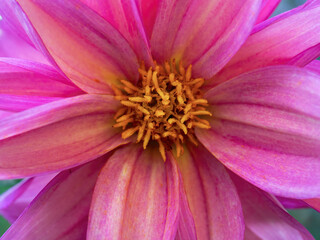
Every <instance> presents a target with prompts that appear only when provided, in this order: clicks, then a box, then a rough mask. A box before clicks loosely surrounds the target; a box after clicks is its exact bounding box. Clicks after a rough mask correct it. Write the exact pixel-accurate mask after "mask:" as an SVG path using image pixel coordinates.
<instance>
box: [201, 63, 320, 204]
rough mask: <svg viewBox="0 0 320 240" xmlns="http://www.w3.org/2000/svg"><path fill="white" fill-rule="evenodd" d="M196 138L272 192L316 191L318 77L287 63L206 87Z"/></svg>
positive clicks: (300, 194) (319, 184)
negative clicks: (206, 115)
mask: <svg viewBox="0 0 320 240" xmlns="http://www.w3.org/2000/svg"><path fill="white" fill-rule="evenodd" d="M206 97H207V99H208V101H209V103H210V104H211V105H212V108H211V111H212V114H213V117H212V118H211V119H210V123H211V129H209V130H199V131H196V134H197V137H198V138H199V140H200V141H201V142H202V143H203V144H204V145H205V146H206V148H207V149H208V150H209V151H210V152H211V153H212V154H214V155H215V156H216V157H217V158H218V159H219V160H220V161H221V162H222V163H223V164H224V165H225V166H227V167H228V168H230V169H231V170H232V171H234V172H235V173H237V174H238V175H240V176H242V177H243V178H245V179H246V180H248V181H249V182H251V183H252V184H254V185H256V186H258V187H260V188H262V189H264V190H265V191H267V192H270V193H273V194H274V195H278V196H284V197H289V198H310V197H315V196H319V192H320V175H319V174H315V173H316V172H318V171H320V158H319V156H320V77H319V76H318V75H316V74H314V73H312V72H309V71H307V70H305V69H302V68H298V67H293V66H275V67H267V68H263V69H257V70H255V71H252V72H250V73H246V74H242V75H240V76H239V77H237V78H234V79H232V80H230V81H228V82H225V83H223V84H221V85H219V86H217V87H216V88H213V89H212V90H210V91H208V92H207V93H206Z"/></svg>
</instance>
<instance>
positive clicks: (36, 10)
mask: <svg viewBox="0 0 320 240" xmlns="http://www.w3.org/2000/svg"><path fill="white" fill-rule="evenodd" d="M18 2H19V4H20V5H21V7H22V9H23V10H24V11H25V13H26V15H27V16H28V18H29V19H30V21H31V23H32V24H33V26H34V27H35V29H36V30H37V32H38V33H39V35H40V37H41V39H42V41H43V43H44V45H45V46H46V48H47V49H48V51H49V52H50V54H51V55H52V57H53V58H54V60H55V61H56V63H57V64H58V65H59V67H60V68H61V69H62V70H63V71H64V73H65V74H66V75H67V76H68V77H69V78H70V79H71V80H72V81H73V82H74V83H76V84H77V85H78V86H79V87H80V88H82V89H83V90H85V91H87V92H90V93H111V92H112V90H111V88H110V84H116V83H117V82H118V81H119V79H121V78H128V79H130V80H132V81H135V80H137V78H138V72H137V69H138V66H139V65H138V60H137V57H136V54H135V53H134V52H133V50H132V48H131V47H130V45H129V44H128V42H127V41H126V40H125V39H124V37H123V36H122V35H121V34H120V33H119V31H118V30H117V29H115V28H114V27H113V26H112V25H111V24H110V23H108V22H107V21H106V20H105V19H103V18H102V17H100V16H99V15H98V14H97V13H96V12H94V11H93V10H92V9H90V8H88V7H87V6H86V5H84V4H83V3H81V2H79V1H76V0H70V1H63V0H57V1H46V0H37V1H34V0H18ZM57 36H59V37H57Z"/></svg>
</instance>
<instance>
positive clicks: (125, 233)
mask: <svg viewBox="0 0 320 240" xmlns="http://www.w3.org/2000/svg"><path fill="white" fill-rule="evenodd" d="M178 209H179V175H178V170H177V166H176V164H175V162H174V160H173V159H172V158H170V157H169V158H168V159H167V161H166V162H165V163H164V162H163V160H162V158H161V156H160V154H159V152H158V151H157V150H155V149H154V150H152V149H150V148H149V149H147V150H143V149H142V148H140V147H137V146H128V147H123V148H122V149H119V150H117V151H116V152H115V153H114V155H113V156H112V157H111V158H110V159H109V160H108V162H107V163H106V165H105V166H104V167H103V169H102V170H101V173H100V175H99V178H98V181H97V185H96V187H95V190H94V194H93V200H92V207H91V209H90V217H89V226H88V235H87V238H88V239H94V240H99V239H101V240H102V239H114V240H116V239H168V240H169V239H174V237H175V234H176V229H177V222H178V221H177V217H178Z"/></svg>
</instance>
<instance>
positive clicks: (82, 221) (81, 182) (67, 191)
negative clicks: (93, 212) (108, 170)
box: [2, 160, 105, 240]
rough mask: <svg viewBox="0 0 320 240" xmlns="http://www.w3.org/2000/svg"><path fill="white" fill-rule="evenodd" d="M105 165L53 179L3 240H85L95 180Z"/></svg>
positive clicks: (94, 165)
mask: <svg viewBox="0 0 320 240" xmlns="http://www.w3.org/2000/svg"><path fill="white" fill-rule="evenodd" d="M104 162H105V161H101V160H96V161H93V162H92V163H89V164H87V165H84V166H81V167H79V168H76V169H72V170H68V171H64V172H62V173H60V174H59V175H58V176H57V177H55V178H54V179H53V180H52V181H51V182H50V183H49V184H48V185H47V186H46V187H45V188H44V189H43V190H42V191H41V192H40V194H39V195H38V196H37V197H36V199H35V200H34V201H32V203H31V204H30V206H29V207H28V208H27V209H26V210H25V211H24V213H23V214H22V216H21V217H20V218H19V219H18V220H17V221H16V222H15V223H14V224H13V225H12V226H11V227H10V228H9V229H8V231H7V232H6V233H5V234H4V235H3V237H2V240H12V239H19V240H34V239H46V240H56V239H59V240H60V239H61V240H69V239H85V234H86V228H87V221H88V213H89V208H90V203H91V198H92V193H93V189H94V185H95V183H96V180H97V176H98V174H99V171H100V169H101V167H102V166H103V163H104Z"/></svg>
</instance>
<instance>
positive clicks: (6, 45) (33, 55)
mask: <svg viewBox="0 0 320 240" xmlns="http://www.w3.org/2000/svg"><path fill="white" fill-rule="evenodd" d="M1 5H2V4H1ZM1 5H0V7H1ZM3 25H4V24H3V23H2V21H0V42H1V44H0V57H15V58H21V59H30V60H35V61H38V62H46V59H45V58H44V57H43V56H42V54H41V53H40V52H39V51H37V50H36V49H35V48H34V47H32V46H31V45H30V44H28V43H27V42H25V41H24V40H23V39H21V38H20V37H19V36H17V35H15V34H14V33H13V32H12V31H10V30H9V29H7V27H6V26H3Z"/></svg>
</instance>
